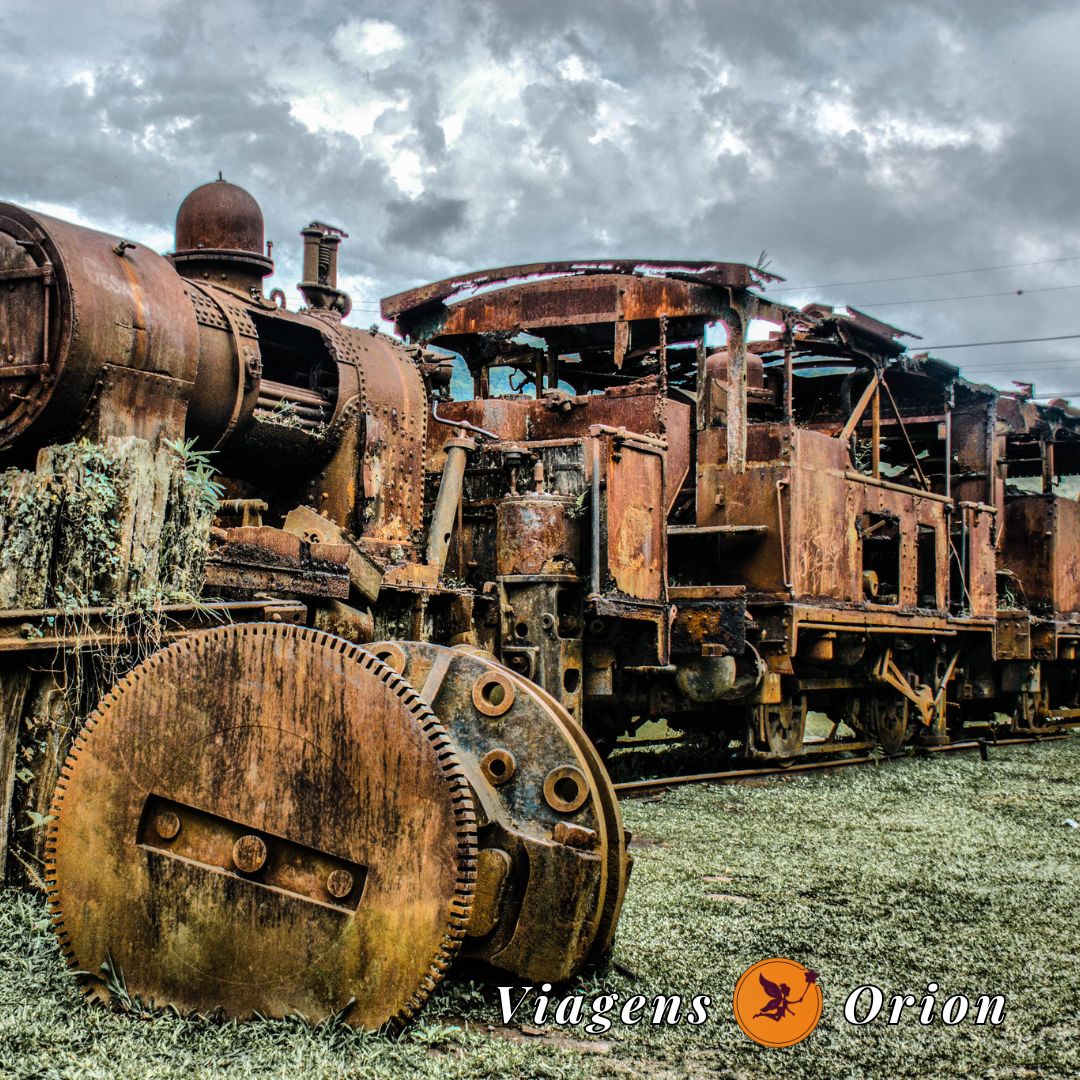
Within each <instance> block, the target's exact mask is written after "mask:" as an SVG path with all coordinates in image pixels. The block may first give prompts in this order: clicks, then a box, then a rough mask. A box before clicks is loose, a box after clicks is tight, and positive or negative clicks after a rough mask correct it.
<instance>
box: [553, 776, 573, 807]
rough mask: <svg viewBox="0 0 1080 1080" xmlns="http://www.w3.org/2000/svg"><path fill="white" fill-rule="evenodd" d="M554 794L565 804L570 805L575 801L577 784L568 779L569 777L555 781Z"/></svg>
mask: <svg viewBox="0 0 1080 1080" xmlns="http://www.w3.org/2000/svg"><path fill="white" fill-rule="evenodd" d="M554 790H555V794H556V795H558V796H559V798H560V799H562V801H563V802H565V803H572V802H576V801H577V797H578V786H577V783H576V782H575V781H573V780H571V779H570V777H569V776H563V777H560V778H559V779H558V780H556V781H555V788H554Z"/></svg>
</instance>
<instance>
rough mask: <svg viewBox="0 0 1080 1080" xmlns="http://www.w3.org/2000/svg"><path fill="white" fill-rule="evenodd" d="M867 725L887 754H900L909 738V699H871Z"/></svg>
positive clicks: (867, 711)
mask: <svg viewBox="0 0 1080 1080" xmlns="http://www.w3.org/2000/svg"><path fill="white" fill-rule="evenodd" d="M866 724H867V727H868V728H869V729H870V731H872V732H873V734H874V736H875V737H876V738H877V740H878V742H879V743H881V747H882V749H883V750H884V751H885V753H886V754H898V753H899V752H900V751H901V750H902V749H903V746H904V743H905V742H906V741H907V737H908V701H907V698H891V697H890V698H880V697H873V698H870V700H869V701H868V702H867V708H866Z"/></svg>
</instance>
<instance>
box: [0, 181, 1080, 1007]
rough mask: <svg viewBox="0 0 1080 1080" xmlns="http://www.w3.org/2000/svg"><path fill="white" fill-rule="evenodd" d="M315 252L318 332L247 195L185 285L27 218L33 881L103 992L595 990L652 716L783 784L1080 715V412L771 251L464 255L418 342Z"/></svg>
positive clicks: (300, 995) (428, 292)
mask: <svg viewBox="0 0 1080 1080" xmlns="http://www.w3.org/2000/svg"><path fill="white" fill-rule="evenodd" d="M302 236H303V243H304V272H303V277H304V281H303V282H302V283H301V284H300V291H301V293H302V294H303V297H304V300H305V306H304V308H303V309H302V310H300V311H291V310H288V309H287V307H286V306H285V303H284V296H282V295H280V294H277V295H276V294H271V295H270V296H264V294H263V287H262V282H263V279H264V277H265V276H267V275H268V274H269V272H270V271H271V269H272V264H271V262H270V259H269V256H268V254H267V252H266V250H265V248H264V237H263V223H262V215H261V212H260V211H259V208H258V206H257V205H256V204H255V202H254V200H253V199H252V198H251V196H250V195H248V194H247V193H246V192H244V191H242V190H241V189H239V188H236V187H235V186H233V185H231V184H227V183H225V182H224V181H220V180H219V181H217V182H213V183H211V184H208V185H205V186H204V187H202V188H199V189H197V190H196V191H195V192H193V193H192V194H191V195H190V196H189V197H188V198H187V199H186V200H185V202H184V204H183V205H182V206H181V208H180V212H179V214H178V217H177V229H176V251H175V252H173V253H172V254H171V255H169V256H167V257H161V256H158V255H156V254H154V253H152V252H149V251H147V250H146V249H145V248H143V247H142V246H139V245H133V244H131V243H130V242H128V241H126V240H121V239H118V238H116V237H110V236H105V235H103V234H101V233H97V232H94V231H92V230H88V229H83V228H79V227H76V226H73V225H69V224H65V223H62V222H58V221H55V220H53V219H51V218H48V217H46V216H44V215H41V214H37V213H35V212H31V211H27V210H22V209H19V208H16V207H13V206H8V205H2V204H0V464H3V465H5V466H8V471H7V472H5V473H3V474H2V477H0V480H2V484H0V541H2V542H3V543H4V565H3V567H0V707H2V710H3V711H2V714H0V715H2V717H3V720H4V725H5V728H4V730H5V740H6V742H5V752H4V756H3V757H2V758H0V768H2V769H4V770H5V772H4V774H3V777H0V778H2V779H4V785H3V789H4V790H7V791H14V802H15V812H14V813H13V815H12V823H11V824H10V825H9V829H8V833H7V837H6V846H5V852H4V853H5V856H6V858H7V861H8V874H9V876H12V875H14V876H22V877H24V878H25V877H27V876H30V877H31V878H32V877H33V875H34V872H35V871H34V866H35V863H34V858H35V856H40V858H41V860H42V862H43V873H41V875H40V876H42V877H44V878H45V879H46V882H47V887H48V890H49V892H50V898H51V901H52V903H53V907H54V912H55V921H56V925H57V929H58V933H59V934H60V936H61V939H62V941H63V947H64V950H65V954H66V955H67V956H68V959H69V961H70V963H71V964H72V966H73V967H75V968H76V969H77V970H79V971H80V972H82V975H81V976H80V977H81V978H82V979H83V980H84V981H85V983H86V986H87V989H88V990H89V992H91V993H92V994H94V995H96V996H100V997H107V996H108V994H109V986H110V980H109V975H108V973H109V972H115V971H116V970H122V971H123V973H124V977H125V979H126V983H127V986H128V987H129V988H130V990H131V992H132V993H137V994H139V995H141V996H143V997H144V998H151V999H153V1000H154V1001H156V1002H158V1003H166V1002H171V1003H173V1004H175V1005H177V1006H178V1007H181V1008H192V1009H209V1008H220V1009H223V1010H224V1011H226V1012H228V1013H230V1014H234V1015H248V1014H250V1013H251V1012H253V1011H257V1012H260V1013H262V1014H267V1015H281V1014H284V1013H286V1012H290V1011H299V1012H302V1013H304V1014H306V1015H309V1016H311V1017H321V1016H325V1015H329V1014H331V1013H337V1012H339V1011H342V1010H346V1007H347V1011H346V1013H345V1015H346V1018H347V1019H348V1020H349V1021H350V1022H352V1023H356V1024H360V1025H364V1026H368V1027H375V1026H378V1025H380V1024H382V1023H384V1022H386V1021H387V1020H392V1019H404V1018H407V1017H408V1016H410V1015H412V1014H413V1013H414V1012H415V1011H416V1009H417V1008H419V1007H420V1005H421V1004H422V1002H423V1000H424V999H425V998H426V997H427V995H428V994H429V993H430V992H431V990H432V988H433V987H434V985H435V983H436V981H437V980H438V978H440V977H441V975H442V973H443V972H444V971H445V970H446V969H447V968H448V966H449V965H450V963H451V962H452V961H453V960H454V959H455V958H456V957H458V956H466V957H472V958H474V959H477V960H481V961H484V962H487V963H489V964H491V965H493V966H495V967H497V968H499V969H502V970H505V971H508V972H512V973H514V974H515V975H519V976H521V977H522V978H528V979H530V980H549V981H552V982H554V981H557V980H562V979H566V978H568V977H570V976H572V975H573V974H575V973H576V972H578V971H580V970H581V969H582V968H583V967H584V966H586V965H588V964H590V963H595V962H597V961H599V960H601V959H602V958H603V957H604V956H605V955H606V954H607V952H608V951H609V949H610V947H611V943H612V939H613V935H614V931H615V927H616V924H617V921H618V916H619V910H620V905H621V903H622V898H623V894H624V891H625V888H626V883H627V877H628V873H629V859H628V856H627V851H626V843H627V841H626V836H625V834H624V832H623V829H622V825H621V821H620V817H619V809H618V803H617V799H616V797H615V792H614V788H613V786H612V784H611V782H610V780H609V778H608V774H607V772H606V770H605V767H604V764H603V761H602V759H601V756H600V753H598V750H597V748H599V750H600V751H601V752H605V753H606V751H608V750H609V749H611V748H612V747H613V746H615V744H616V742H617V740H618V739H619V738H620V737H622V736H624V735H627V734H632V733H634V732H635V731H637V730H638V729H639V728H640V727H641V725H643V724H644V723H645V722H647V721H649V720H654V719H662V720H665V721H667V723H668V725H669V727H670V728H671V729H672V730H674V731H676V732H682V733H685V734H686V735H687V736H688V737H692V738H697V739H700V740H703V741H704V743H705V744H706V745H707V746H709V747H711V748H712V750H713V751H714V752H715V754H716V757H717V760H718V762H728V763H730V762H734V761H739V762H747V761H765V762H774V763H775V762H779V763H790V762H794V761H795V760H797V759H800V758H803V757H806V756H808V755H814V756H817V757H818V758H825V757H827V756H828V755H845V754H849V753H850V752H852V751H867V750H870V749H874V748H876V749H877V750H878V751H879V752H883V753H887V754H893V753H898V752H900V751H902V750H903V749H904V748H905V747H906V746H907V745H909V744H913V743H922V744H929V745H934V744H938V745H940V744H943V743H945V742H948V741H949V740H950V739H952V738H955V737H956V735H957V734H958V733H959V731H960V730H961V728H962V727H963V726H964V724H965V723H973V722H974V723H981V724H998V725H1000V724H1001V723H1002V722H1004V723H1005V724H1006V725H1008V726H1011V727H1013V728H1015V729H1021V730H1023V731H1025V732H1027V733H1029V734H1030V733H1039V732H1042V731H1045V730H1048V728H1049V727H1050V726H1051V725H1052V724H1053V723H1055V722H1057V721H1058V720H1062V719H1069V718H1071V717H1072V716H1074V715H1077V714H1078V711H1077V705H1078V690H1080V688H1078V685H1077V684H1078V680H1077V667H1076V663H1075V661H1076V647H1077V642H1078V641H1080V596H1077V595H1076V588H1077V586H1076V581H1077V580H1078V576H1077V574H1076V573H1075V568H1074V567H1073V562H1074V555H1073V552H1074V551H1075V550H1076V546H1075V538H1076V532H1077V529H1080V521H1078V520H1077V519H1078V518H1080V510H1078V509H1077V508H1078V506H1080V504H1078V503H1077V502H1076V501H1075V499H1071V498H1068V497H1066V496H1065V495H1064V494H1063V492H1062V488H1061V485H1060V483H1059V482H1058V481H1059V478H1060V477H1061V476H1063V475H1071V474H1073V473H1076V472H1078V471H1080V416H1078V414H1077V413H1075V412H1074V411H1073V410H1071V408H1069V407H1068V406H1067V405H1066V404H1065V403H1063V402H1057V403H1052V404H1051V405H1049V406H1038V405H1036V404H1034V403H1033V402H1032V401H1030V400H1028V399H1026V398H1024V397H1022V396H1019V395H1003V394H1001V393H999V392H998V391H996V390H994V389H992V388H990V387H986V386H981V385H978V384H974V383H971V382H968V381H966V380H964V379H962V378H961V377H960V374H959V372H958V370H957V369H956V368H954V367H952V366H950V365H948V364H945V363H943V362H941V361H939V360H936V359H934V358H932V357H929V356H927V355H925V354H919V353H913V352H912V351H910V350H908V349H907V348H905V346H904V344H903V343H902V338H903V336H904V334H903V332H902V331H899V330H897V329H896V328H894V327H890V326H887V325H886V324H883V323H881V322H878V321H876V320H874V319H871V318H869V317H868V316H865V315H862V314H860V313H858V312H854V311H849V310H833V309H830V308H825V307H820V306H810V307H807V308H804V309H801V310H800V309H796V308H793V307H789V306H786V305H783V304H779V303H777V302H775V301H773V300H771V299H769V298H768V297H767V296H766V295H765V294H766V292H767V287H768V285H769V284H770V282H771V281H772V280H774V279H773V278H772V276H771V275H769V274H767V273H766V272H765V271H763V270H761V269H760V268H757V267H751V266H746V265H743V264H739V263H725V262H696V263H695V262H663V261H646V260H629V261H627V260H622V261H620V260H606V261H596V262H563V263H543V264H530V265H522V266H514V267H505V268H502V269H499V270H491V271H484V272H480V273H472V274H465V275H462V276H460V277H456V278H452V279H448V280H446V281H442V282H436V283H433V284H429V285H425V286H422V287H420V288H417V289H413V290H410V291H409V292H407V293H402V294H399V295H397V296H393V297H389V298H387V299H385V300H384V301H383V302H382V313H383V316H384V317H385V318H386V319H388V320H392V321H393V322H394V323H395V324H396V328H397V331H398V335H399V338H400V340H398V339H395V338H391V337H389V336H387V335H384V334H381V333H378V332H377V331H375V330H374V329H373V330H370V331H368V330H361V329H357V328H354V327H351V326H348V325H346V324H345V323H344V322H343V321H342V320H343V318H344V317H345V316H346V315H347V314H348V312H349V308H350V301H349V298H348V296H347V295H346V294H345V293H344V292H343V291H342V290H341V289H339V288H338V283H337V258H338V251H339V247H340V244H341V243H342V241H343V239H344V234H342V233H341V232H340V230H337V229H335V228H333V227H331V226H328V225H325V224H322V223H318V222H315V223H312V224H311V225H310V226H309V227H308V228H306V229H304V230H303V232H302ZM762 328H764V329H762ZM211 451H212V453H213V457H212V458H207V456H206V455H207V454H208V453H209V452H211ZM209 462H212V463H213V470H212V471H211V469H210V468H209V464H208V463H209ZM148 616H149V620H150V622H151V625H152V628H153V631H154V632H153V634H152V635H150V640H149V641H147V635H146V634H145V632H144V631H142V630H140V627H143V626H144V625H145V623H146V621H147V618H148ZM148 646H149V647H148ZM58 702H59V703H60V704H61V705H64V708H61V709H59V711H58V710H57V708H55V707H54V706H56V704H57V703H58ZM87 713H88V714H89V715H88V718H87V719H86V722H85V725H84V726H82V727H81V729H80V730H79V731H78V733H77V734H75V736H74V738H73V739H72V737H71V732H70V731H69V730H68V729H69V728H70V727H71V726H72V724H73V722H74V721H78V720H81V718H82V716H83V715H85V714H87ZM811 713H815V714H818V715H819V716H824V717H826V718H827V724H826V727H825V732H826V733H824V734H822V733H818V734H814V733H812V732H811V730H810V727H809V725H808V716H809V715H810V714H811ZM57 716H59V717H60V720H57V719H56V717H57ZM65 718H66V719H65ZM28 742H30V743H32V745H30V746H29V750H28V748H27V744H28ZM69 745H70V752H69ZM20 746H21V749H19V747H20ZM17 751H18V753H22V754H23V755H24V756H25V754H26V753H27V752H28V753H29V755H30V756H29V758H28V759H27V760H28V761H29V765H30V766H31V767H29V768H24V767H23V766H21V765H20V761H19V759H18V758H17V757H16V752H17ZM57 773H59V779H58V781H57V784H56V791H55V796H53V794H52V783H51V779H52V778H53V777H54V776H55V775H56V774H57ZM26 774H30V776H29V779H27V776H26ZM20 813H21V814H26V813H30V814H31V815H36V817H33V818H32V820H39V819H40V820H42V821H45V823H46V829H47V833H46V835H45V839H44V843H43V844H42V845H41V847H40V850H39V851H36V850H34V849H33V840H31V841H27V840H26V839H25V836H26V834H25V833H18V832H16V829H17V828H21V827H22V826H23V825H25V821H24V820H19V815H20ZM17 820H18V821H19V824H18V826H16V824H15V822H16V821H17ZM30 835H31V836H34V835H36V834H33V833H31V834H30ZM20 838H22V839H20ZM28 845H29V846H28ZM103 962H107V964H108V969H107V971H105V972H104V973H102V974H101V975H99V972H100V971H101V965H102V964H103Z"/></svg>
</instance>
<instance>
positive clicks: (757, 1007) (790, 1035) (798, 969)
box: [733, 956, 822, 1046]
mask: <svg viewBox="0 0 1080 1080" xmlns="http://www.w3.org/2000/svg"><path fill="white" fill-rule="evenodd" d="M817 980H818V976H817V972H816V971H811V970H810V969H809V968H805V967H803V966H802V964H797V963H796V962H795V961H794V960H785V959H783V958H782V957H778V956H774V957H772V958H771V959H769V960H759V961H758V963H756V964H754V965H753V966H752V967H749V968H747V970H746V971H744V972H743V974H742V976H741V977H740V978H739V981H738V983H736V985H735V996H734V1002H733V1004H734V1007H735V1019H736V1021H737V1022H738V1024H739V1027H740V1028H742V1030H743V1031H744V1032H745V1033H746V1034H747V1035H748V1036H749V1037H750V1038H751V1039H753V1040H754V1042H756V1043H760V1044H761V1045H762V1046H794V1045H795V1043H798V1042H802V1040H803V1039H805V1038H806V1037H807V1035H809V1034H810V1032H812V1031H813V1030H814V1028H816V1027H817V1024H818V1021H819V1020H820V1019H821V1008H822V996H821V987H820V986H819V985H818V981H817ZM793 988H794V989H793ZM795 994H798V997H795V996H794V995H795Z"/></svg>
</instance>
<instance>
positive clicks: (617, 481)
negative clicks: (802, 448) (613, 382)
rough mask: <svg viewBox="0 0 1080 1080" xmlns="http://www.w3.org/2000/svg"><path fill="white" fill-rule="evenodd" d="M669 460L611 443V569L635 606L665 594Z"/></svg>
mask: <svg viewBox="0 0 1080 1080" xmlns="http://www.w3.org/2000/svg"><path fill="white" fill-rule="evenodd" d="M665 505H666V501H665V499H664V458H663V455H662V454H660V453H657V452H656V451H654V450H644V449H641V448H639V447H637V446H634V445H632V444H630V443H627V442H621V441H620V440H618V439H615V438H612V439H610V440H609V442H608V456H607V569H608V573H609V574H610V576H611V578H612V580H613V581H614V583H615V588H616V590H617V591H618V592H620V593H622V594H623V595H625V596H629V597H632V598H634V599H635V600H662V599H663V598H664V596H665V589H666V584H667V582H666V580H665V577H666V558H665V555H666V544H665V542H664V531H665V530H664V514H663V508H664V507H665Z"/></svg>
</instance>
